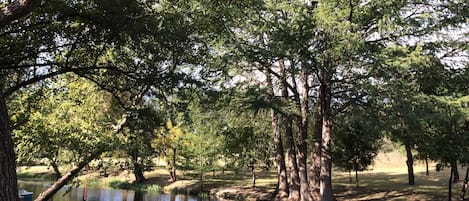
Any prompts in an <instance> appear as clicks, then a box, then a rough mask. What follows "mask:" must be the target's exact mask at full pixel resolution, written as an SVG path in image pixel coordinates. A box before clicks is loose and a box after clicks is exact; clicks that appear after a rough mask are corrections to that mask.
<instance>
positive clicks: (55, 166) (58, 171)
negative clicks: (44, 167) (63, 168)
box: [49, 159, 62, 181]
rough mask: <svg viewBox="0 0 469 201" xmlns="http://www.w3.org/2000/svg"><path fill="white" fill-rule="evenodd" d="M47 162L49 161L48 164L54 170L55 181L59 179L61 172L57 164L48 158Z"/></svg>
mask: <svg viewBox="0 0 469 201" xmlns="http://www.w3.org/2000/svg"><path fill="white" fill-rule="evenodd" d="M49 163H50V166H52V169H53V170H54V172H55V180H56V181H57V180H59V179H60V178H61V177H62V173H61V172H60V170H59V165H58V164H57V162H55V160H53V159H49Z"/></svg>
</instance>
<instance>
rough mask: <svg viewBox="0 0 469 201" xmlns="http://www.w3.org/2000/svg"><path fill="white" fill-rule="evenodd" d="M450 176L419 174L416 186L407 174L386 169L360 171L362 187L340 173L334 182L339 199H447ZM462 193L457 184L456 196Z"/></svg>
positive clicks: (443, 173)
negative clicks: (408, 182)
mask: <svg viewBox="0 0 469 201" xmlns="http://www.w3.org/2000/svg"><path fill="white" fill-rule="evenodd" d="M448 174H449V172H448ZM446 175H447V174H446V172H439V173H432V174H431V175H430V176H425V175H422V174H416V177H415V182H416V184H415V185H412V186H411V185H408V184H407V174H394V173H385V172H373V173H361V174H359V180H360V182H359V187H357V186H355V183H349V178H348V176H346V175H339V176H336V177H335V179H334V181H333V183H334V192H335V195H336V196H337V198H338V200H447V197H446V196H447V185H448V184H447V182H448V180H447V178H446V177H445V176H446ZM460 193H461V188H460V185H458V184H454V185H453V198H459V196H460Z"/></svg>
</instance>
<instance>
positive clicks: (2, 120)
mask: <svg viewBox="0 0 469 201" xmlns="http://www.w3.org/2000/svg"><path fill="white" fill-rule="evenodd" d="M2 87H3V86H0V200H2V201H17V200H19V198H18V183H17V176H16V156H15V151H14V143H13V139H12V136H11V135H12V133H11V130H10V116H9V115H8V109H7V105H6V100H5V99H6V97H4V94H3V89H2Z"/></svg>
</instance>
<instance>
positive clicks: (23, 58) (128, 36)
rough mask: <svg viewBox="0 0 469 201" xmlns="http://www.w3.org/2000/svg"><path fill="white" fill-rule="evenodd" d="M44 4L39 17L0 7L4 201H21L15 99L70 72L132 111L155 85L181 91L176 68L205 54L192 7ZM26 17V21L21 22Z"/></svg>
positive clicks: (18, 5) (27, 9) (21, 5)
mask: <svg viewBox="0 0 469 201" xmlns="http://www.w3.org/2000/svg"><path fill="white" fill-rule="evenodd" d="M40 3H42V4H41V6H39V7H37V9H34V10H32V8H33V7H34V5H38V4H39V1H32V0H29V1H27V0H20V1H14V2H13V3H10V4H8V5H1V6H2V7H1V14H0V22H1V23H0V25H1V28H2V30H1V34H0V43H1V45H2V46H3V47H8V48H2V50H1V55H2V57H1V58H0V64H1V72H0V80H2V86H0V111H1V116H2V117H1V118H0V122H1V124H0V125H1V129H0V131H1V132H0V141H1V142H2V143H1V144H0V159H1V161H2V162H3V163H2V165H0V174H1V175H4V177H2V178H5V179H4V180H2V182H0V189H1V190H0V191H1V192H0V199H1V200H5V201H10V200H17V199H18V198H17V197H18V196H17V185H16V171H15V169H16V168H15V154H14V151H13V150H14V149H13V147H14V145H13V141H12V140H11V128H10V116H9V113H8V110H7V104H8V102H9V101H10V98H11V96H12V95H14V94H15V93H17V92H18V91H20V90H22V89H26V88H28V87H32V86H34V85H37V84H40V83H41V82H43V81H44V80H46V79H49V78H52V77H55V76H57V75H60V74H64V73H67V72H72V73H74V74H77V75H80V76H82V77H85V78H87V79H89V80H91V81H93V82H95V83H96V84H97V85H98V86H99V87H100V88H102V89H105V90H107V91H109V92H111V93H112V95H113V96H114V97H115V98H116V100H117V101H118V102H119V104H120V105H122V106H123V107H124V108H126V109H129V108H131V107H132V106H133V103H134V102H136V101H135V100H136V99H138V98H141V97H142V96H143V95H142V94H145V93H147V92H148V91H149V88H150V87H149V85H153V88H152V89H154V92H155V93H158V89H163V88H170V87H171V86H172V85H173V84H174V83H177V82H178V80H180V79H182V77H184V76H183V75H182V74H184V73H182V72H175V68H174V67H175V66H180V65H184V64H187V63H195V59H194V58H198V57H197V55H201V53H202V52H204V45H202V44H201V41H200V40H199V37H197V36H202V35H203V34H201V33H202V32H199V33H198V34H195V32H197V30H198V29H195V27H198V26H199V25H200V24H201V23H202V22H204V20H205V19H206V18H204V17H203V16H201V15H197V16H189V15H185V14H183V13H184V12H185V11H187V10H185V8H188V7H190V6H188V5H187V4H186V3H185V2H180V3H181V6H178V7H174V6H172V5H168V4H160V5H158V6H156V7H153V6H152V5H150V4H152V3H153V2H147V1H145V2H141V1H119V0H118V1H86V2H83V1H82V2H80V1H78V2H77V1H60V0H54V1H44V2H40ZM148 8H152V9H148ZM203 9H205V7H204V8H203ZM189 10H190V9H189ZM196 13H197V12H196ZM28 14H29V15H28ZM23 16H28V17H27V18H25V19H24V20H23V19H19V18H21V17H23ZM191 17H193V19H194V20H189V18H191ZM204 27H208V26H204ZM189 35H192V37H189ZM196 46H197V48H193V47H196ZM169 55H171V56H169ZM13 124H14V122H13ZM77 171H79V170H77ZM77 171H75V172H77Z"/></svg>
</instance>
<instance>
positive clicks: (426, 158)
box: [425, 155, 430, 176]
mask: <svg viewBox="0 0 469 201" xmlns="http://www.w3.org/2000/svg"><path fill="white" fill-rule="evenodd" d="M425 175H426V176H429V175H430V172H429V171H428V155H427V156H425Z"/></svg>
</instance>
